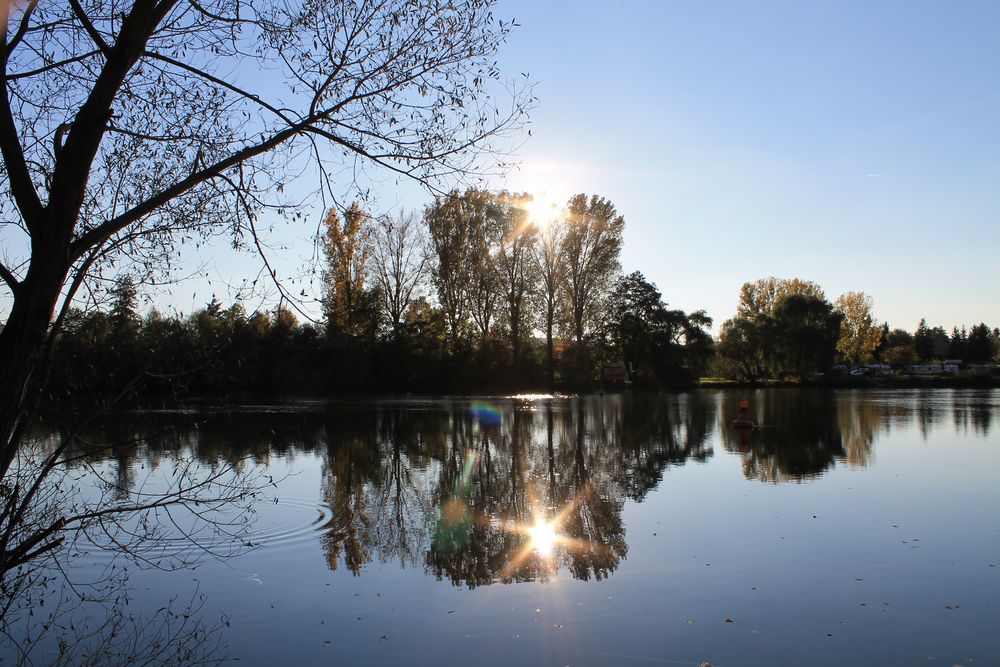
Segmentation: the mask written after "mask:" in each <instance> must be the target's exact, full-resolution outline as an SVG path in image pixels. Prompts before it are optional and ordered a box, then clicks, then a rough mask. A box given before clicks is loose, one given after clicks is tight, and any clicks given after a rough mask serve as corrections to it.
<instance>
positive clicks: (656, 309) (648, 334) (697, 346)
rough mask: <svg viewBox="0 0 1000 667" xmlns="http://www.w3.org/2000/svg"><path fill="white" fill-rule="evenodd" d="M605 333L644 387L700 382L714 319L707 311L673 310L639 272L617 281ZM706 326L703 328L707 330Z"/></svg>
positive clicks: (709, 348) (611, 298)
mask: <svg viewBox="0 0 1000 667" xmlns="http://www.w3.org/2000/svg"><path fill="white" fill-rule="evenodd" d="M607 318H608V319H607V322H606V323H605V331H606V333H607V335H608V338H609V339H610V342H611V344H612V345H614V346H615V347H616V348H617V349H618V350H620V351H621V355H622V359H623V360H624V361H625V364H626V366H627V367H628V369H629V371H630V373H633V374H634V377H633V381H634V382H637V383H638V384H639V385H640V386H642V385H646V386H671V385H673V386H679V385H686V384H689V383H691V382H692V381H693V380H697V378H698V376H699V375H700V373H701V370H702V368H703V367H704V364H705V362H706V360H707V357H708V355H709V353H710V352H711V340H712V338H711V335H710V334H709V333H708V331H706V330H705V328H707V327H710V326H711V325H712V320H711V318H709V317H708V316H707V315H705V313H704V311H698V312H696V313H692V314H691V315H690V316H689V315H686V314H685V313H684V311H681V310H670V309H668V308H667V304H665V303H664V302H663V299H662V297H661V295H660V291H659V290H658V289H657V288H656V285H654V284H652V283H650V282H649V281H647V280H646V278H645V276H643V275H642V274H641V273H640V272H638V271H635V272H633V273H630V274H629V275H627V276H623V277H621V278H619V279H618V282H617V283H616V284H615V288H614V290H612V293H611V295H610V297H609V298H608V312H607ZM703 327H704V328H703Z"/></svg>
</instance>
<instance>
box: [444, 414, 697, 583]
mask: <svg viewBox="0 0 1000 667" xmlns="http://www.w3.org/2000/svg"><path fill="white" fill-rule="evenodd" d="M687 400H688V399H683V398H678V397H664V398H660V399H655V400H652V401H649V402H647V401H646V399H633V398H631V397H595V398H590V399H577V400H574V401H572V402H556V403H554V404H549V405H547V406H546V407H545V408H544V410H537V411H534V412H529V411H527V410H522V409H517V407H514V408H512V409H508V410H506V411H504V414H503V416H504V419H503V423H502V425H501V426H500V427H493V428H487V427H479V428H477V429H475V430H476V434H477V435H476V436H475V438H474V440H473V445H472V448H471V450H467V451H466V453H465V454H464V455H463V453H462V451H458V450H453V453H452V456H451V458H450V464H448V465H446V466H445V467H444V468H443V473H444V476H443V477H442V480H441V483H440V484H439V485H438V488H439V497H438V502H439V504H440V507H441V508H442V510H441V520H440V524H439V526H438V528H437V530H436V532H435V540H434V542H433V543H432V546H431V551H430V553H429V554H428V558H427V565H428V569H429V570H430V571H431V572H433V573H434V574H435V575H436V576H438V577H439V578H443V577H448V578H449V579H450V580H451V581H452V582H453V583H455V584H456V585H468V586H470V587H471V586H478V585H483V584H488V583H493V582H495V581H504V582H508V581H520V580H526V579H527V580H531V579H536V578H544V577H546V576H548V575H549V574H550V573H551V572H552V571H553V569H554V568H555V567H558V565H559V564H560V563H561V564H563V565H565V566H566V567H567V569H569V571H570V572H571V573H572V574H573V576H574V577H576V578H579V579H590V578H597V579H601V578H603V577H606V576H608V575H609V574H610V573H611V572H613V571H614V570H615V569H616V568H617V567H618V564H619V563H620V561H621V559H623V558H624V557H625V555H626V554H627V551H628V545H627V543H626V541H625V529H624V525H623V523H622V516H621V512H622V507H623V505H624V501H625V498H634V499H641V498H643V497H644V496H645V495H646V493H648V491H649V490H650V489H651V488H653V487H654V486H655V485H656V484H658V483H659V481H660V480H661V478H662V473H663V470H664V469H665V468H666V467H667V466H668V465H670V464H679V463H682V462H683V461H685V460H686V459H687V458H689V457H692V456H694V457H699V458H704V457H706V456H708V455H710V453H711V452H710V450H706V440H707V434H708V433H709V431H710V429H711V427H712V419H711V418H712V415H713V413H712V412H710V411H709V410H707V409H704V406H703V404H702V402H700V401H699V400H697V399H696V400H695V401H694V402H695V403H696V405H695V406H694V409H691V410H687V408H688V407H690V406H688V405H687V404H686V401H687ZM470 421H471V420H470ZM455 442H456V444H457V445H458V446H461V445H462V443H460V442H459V441H458V440H456V441H455ZM470 461H471V465H469V462H470ZM463 463H464V464H465V465H466V466H468V467H466V468H464V469H463ZM463 474H464V475H466V477H465V478H463ZM548 522H551V523H552V530H553V532H554V540H555V547H554V551H555V553H554V554H553V555H552V557H549V556H548V555H547V554H540V553H537V550H535V551H533V550H532V544H531V542H532V540H531V533H532V532H533V531H535V530H536V529H537V527H538V526H539V525H541V524H546V523H548Z"/></svg>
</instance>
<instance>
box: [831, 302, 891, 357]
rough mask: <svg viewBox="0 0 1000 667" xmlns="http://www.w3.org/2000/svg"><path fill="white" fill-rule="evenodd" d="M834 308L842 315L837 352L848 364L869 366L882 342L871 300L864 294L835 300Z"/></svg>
mask: <svg viewBox="0 0 1000 667" xmlns="http://www.w3.org/2000/svg"><path fill="white" fill-rule="evenodd" d="M834 309H835V310H836V311H837V312H838V313H840V314H841V315H842V316H843V321H842V322H841V325H840V339H839V340H838V341H837V351H838V352H840V354H842V355H843V356H844V359H845V360H846V361H847V362H848V363H852V364H863V363H869V362H871V361H872V359H873V358H874V354H875V350H876V349H877V348H878V347H879V345H880V344H881V341H882V327H881V326H879V325H878V324H877V323H876V322H875V318H874V317H873V316H872V299H871V297H870V296H868V295H867V294H865V293H864V292H846V293H844V294H841V295H840V296H839V297H837V301H836V303H835V304H834Z"/></svg>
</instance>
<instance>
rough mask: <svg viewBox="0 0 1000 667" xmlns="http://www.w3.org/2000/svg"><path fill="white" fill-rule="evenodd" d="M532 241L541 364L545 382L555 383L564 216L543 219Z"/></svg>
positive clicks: (563, 269)
mask: <svg viewBox="0 0 1000 667" xmlns="http://www.w3.org/2000/svg"><path fill="white" fill-rule="evenodd" d="M538 236H539V239H538V243H537V244H536V245H535V251H534V257H533V259H534V265H535V270H536V271H537V272H538V277H539V283H540V285H541V288H540V290H539V291H540V292H541V302H542V318H543V320H544V323H545V324H544V327H545V366H546V369H547V372H548V379H549V386H550V387H551V386H553V385H554V384H555V340H554V336H555V328H556V325H557V324H558V321H559V317H558V316H559V315H560V314H561V313H560V308H559V306H560V295H561V291H562V282H563V276H564V271H565V262H564V261H563V248H564V246H563V240H564V239H565V237H566V220H565V218H564V217H562V216H560V217H557V218H554V219H552V220H549V221H547V222H546V223H545V224H544V225H543V226H542V227H541V229H540V230H539V234H538Z"/></svg>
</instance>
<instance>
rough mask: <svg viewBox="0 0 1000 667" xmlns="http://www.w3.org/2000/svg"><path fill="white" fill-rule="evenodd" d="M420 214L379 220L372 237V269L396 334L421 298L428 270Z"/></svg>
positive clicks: (382, 302)
mask: <svg viewBox="0 0 1000 667" xmlns="http://www.w3.org/2000/svg"><path fill="white" fill-rule="evenodd" d="M424 246H425V244H424V239H423V237H422V234H421V227H420V224H419V218H418V217H417V214H415V213H412V212H404V211H400V212H399V213H398V214H397V215H396V216H395V217H393V216H383V217H382V218H380V219H379V221H378V224H377V225H376V226H375V229H374V233H373V235H372V249H371V266H372V274H373V275H374V279H375V283H376V285H377V286H378V293H379V299H380V301H379V303H380V304H381V305H382V310H383V314H384V315H385V318H386V320H387V321H388V323H389V327H390V328H391V330H392V333H393V334H396V333H397V332H398V331H399V326H400V324H401V323H402V321H403V313H405V312H406V309H407V308H409V306H410V303H411V302H412V301H413V299H414V297H415V296H417V295H418V292H419V290H420V288H421V283H422V281H423V279H424V275H425V269H426V267H427V252H426V248H425V247H424Z"/></svg>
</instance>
